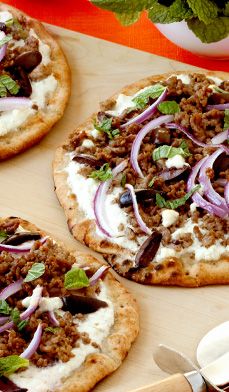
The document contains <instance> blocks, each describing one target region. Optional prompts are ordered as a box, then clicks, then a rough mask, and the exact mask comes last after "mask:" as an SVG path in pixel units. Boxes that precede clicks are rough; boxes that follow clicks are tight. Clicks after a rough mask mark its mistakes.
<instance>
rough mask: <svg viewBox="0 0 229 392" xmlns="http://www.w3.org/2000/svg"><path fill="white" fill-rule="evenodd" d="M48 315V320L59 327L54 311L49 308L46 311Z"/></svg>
mask: <svg viewBox="0 0 229 392" xmlns="http://www.w3.org/2000/svg"><path fill="white" fill-rule="evenodd" d="M48 316H49V320H50V322H51V323H52V324H53V325H54V326H55V327H59V325H60V323H59V321H58V320H57V318H56V316H55V313H54V311H53V310H50V311H49V312H48Z"/></svg>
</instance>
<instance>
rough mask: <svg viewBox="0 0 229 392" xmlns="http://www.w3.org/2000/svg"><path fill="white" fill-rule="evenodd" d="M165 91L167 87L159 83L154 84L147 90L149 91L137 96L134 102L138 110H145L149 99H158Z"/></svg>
mask: <svg viewBox="0 0 229 392" xmlns="http://www.w3.org/2000/svg"><path fill="white" fill-rule="evenodd" d="M164 91H165V87H164V86H162V84H159V83H157V84H154V86H151V87H149V88H147V90H145V91H143V92H142V93H140V94H138V95H136V97H135V98H133V99H132V101H133V102H134V103H135V104H136V107H137V108H138V109H144V107H145V106H146V105H147V103H148V101H149V98H152V99H155V98H158V97H159V96H160V95H161V94H162V93H163V92H164Z"/></svg>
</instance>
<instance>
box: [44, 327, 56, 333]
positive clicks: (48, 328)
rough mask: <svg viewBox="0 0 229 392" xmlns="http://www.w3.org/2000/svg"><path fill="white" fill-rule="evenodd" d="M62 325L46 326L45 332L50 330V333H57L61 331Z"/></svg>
mask: <svg viewBox="0 0 229 392" xmlns="http://www.w3.org/2000/svg"><path fill="white" fill-rule="evenodd" d="M59 329H60V327H46V328H45V332H50V333H53V334H55V333H57V332H58V331H59Z"/></svg>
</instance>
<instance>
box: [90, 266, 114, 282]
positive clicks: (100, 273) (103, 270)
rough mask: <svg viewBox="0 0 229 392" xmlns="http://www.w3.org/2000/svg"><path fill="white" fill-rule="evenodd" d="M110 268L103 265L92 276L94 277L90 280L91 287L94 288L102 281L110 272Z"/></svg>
mask: <svg viewBox="0 0 229 392" xmlns="http://www.w3.org/2000/svg"><path fill="white" fill-rule="evenodd" d="M109 268H110V267H109V266H107V265H102V266H101V267H100V268H99V269H98V270H97V271H96V272H95V273H94V275H92V277H91V278H90V279H89V282H90V286H94V285H95V284H96V283H97V282H98V280H99V279H102V278H103V277H104V275H106V273H107V271H108V270H109Z"/></svg>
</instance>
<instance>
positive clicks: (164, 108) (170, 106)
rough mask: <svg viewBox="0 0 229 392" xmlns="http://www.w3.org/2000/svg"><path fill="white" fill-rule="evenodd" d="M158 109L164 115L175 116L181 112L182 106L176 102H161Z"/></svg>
mask: <svg viewBox="0 0 229 392" xmlns="http://www.w3.org/2000/svg"><path fill="white" fill-rule="evenodd" d="M157 108H158V110H160V112H161V113H163V114H175V113H178V112H180V106H179V105H178V103H176V102H175V101H164V102H161V103H159V105H158V107H157Z"/></svg>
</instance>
